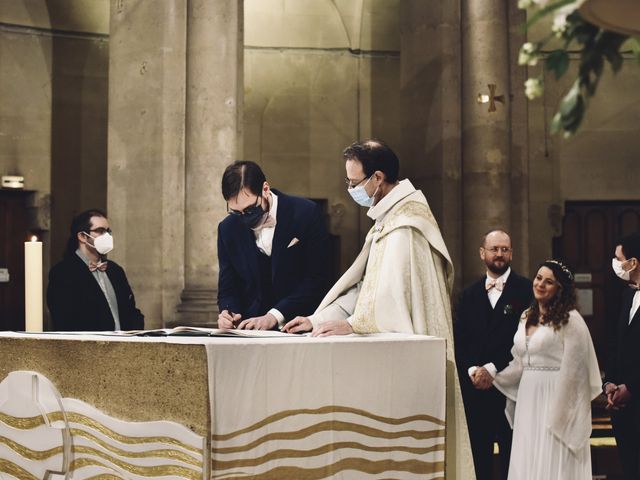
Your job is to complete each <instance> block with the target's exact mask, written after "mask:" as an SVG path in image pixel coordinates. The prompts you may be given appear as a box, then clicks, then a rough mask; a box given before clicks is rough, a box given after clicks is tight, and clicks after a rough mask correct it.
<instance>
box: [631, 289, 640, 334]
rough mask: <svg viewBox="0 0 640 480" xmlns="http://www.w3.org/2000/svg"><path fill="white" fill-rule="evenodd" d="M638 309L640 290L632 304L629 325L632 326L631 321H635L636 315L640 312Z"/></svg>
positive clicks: (639, 305)
mask: <svg viewBox="0 0 640 480" xmlns="http://www.w3.org/2000/svg"><path fill="white" fill-rule="evenodd" d="M638 307H640V290H638V291H637V292H636V294H635V295H634V296H633V302H631V310H630V311H629V325H631V320H633V317H634V315H635V314H636V312H637V311H638Z"/></svg>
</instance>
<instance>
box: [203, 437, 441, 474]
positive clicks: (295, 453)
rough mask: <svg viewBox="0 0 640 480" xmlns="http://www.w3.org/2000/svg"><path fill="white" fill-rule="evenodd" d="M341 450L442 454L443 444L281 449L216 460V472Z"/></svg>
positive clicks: (339, 444)
mask: <svg viewBox="0 0 640 480" xmlns="http://www.w3.org/2000/svg"><path fill="white" fill-rule="evenodd" d="M343 448H351V449H355V450H362V451H365V452H406V453H413V454H417V455H424V454H426V453H431V452H438V451H440V452H444V449H445V445H444V443H439V444H437V445H432V446H430V447H405V446H401V445H399V446H390V447H373V446H370V445H364V444H362V443H358V442H334V443H329V444H327V445H322V446H321V447H317V448H312V449H310V450H294V449H282V450H276V451H273V452H269V453H267V454H266V455H263V456H262V457H257V458H242V459H238V460H216V461H215V468H216V470H228V469H230V468H239V467H255V466H257V465H261V464H263V463H266V462H269V461H271V460H282V459H284V458H305V457H315V456H317V455H323V454H325V453H329V452H334V451H336V450H340V449H343Z"/></svg>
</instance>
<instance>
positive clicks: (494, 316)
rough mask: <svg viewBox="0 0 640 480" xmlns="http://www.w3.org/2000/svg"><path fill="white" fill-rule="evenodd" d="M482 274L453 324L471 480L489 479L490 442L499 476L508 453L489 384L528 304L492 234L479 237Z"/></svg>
mask: <svg viewBox="0 0 640 480" xmlns="http://www.w3.org/2000/svg"><path fill="white" fill-rule="evenodd" d="M480 259H481V260H482V261H483V262H484V264H485V266H486V269H487V270H486V275H485V276H483V277H482V278H481V279H480V280H478V281H477V282H476V283H474V284H472V285H471V286H469V287H467V288H466V289H465V290H464V291H463V292H462V294H461V296H460V300H459V302H458V308H457V312H456V321H455V326H454V332H455V348H456V363H457V366H458V373H459V376H460V386H461V388H462V397H463V400H464V407H465V412H466V414H467V422H468V427H469V436H470V438H471V449H472V450H473V461H474V464H475V468H476V476H477V480H489V479H491V478H492V477H493V475H492V471H493V444H494V442H495V441H497V442H498V445H499V449H500V471H501V478H503V479H504V480H506V478H507V473H508V471H509V457H510V455H511V428H510V427H509V424H508V422H507V419H506V417H505V414H504V408H505V398H504V396H503V395H502V394H501V393H500V392H498V391H497V390H496V389H495V388H494V387H492V386H491V380H492V379H493V377H494V376H495V374H496V372H497V371H500V370H502V369H503V368H505V367H506V366H507V364H508V363H509V362H510V361H511V359H512V357H511V347H512V346H513V336H514V334H515V332H516V329H517V327H518V320H519V318H520V315H521V314H522V312H523V311H524V310H525V309H526V308H527V307H528V306H529V304H530V303H531V300H532V284H531V281H530V280H529V279H527V278H524V277H521V276H520V275H518V274H516V273H515V272H514V271H512V270H511V259H512V248H511V238H510V237H509V235H508V234H507V233H506V232H504V231H502V230H492V231H490V232H488V233H487V234H486V235H485V236H484V237H483V239H482V243H481V247H480Z"/></svg>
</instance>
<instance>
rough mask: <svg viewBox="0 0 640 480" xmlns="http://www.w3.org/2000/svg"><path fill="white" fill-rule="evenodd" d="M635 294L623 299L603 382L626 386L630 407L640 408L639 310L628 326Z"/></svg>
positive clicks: (632, 293) (628, 290)
mask: <svg viewBox="0 0 640 480" xmlns="http://www.w3.org/2000/svg"><path fill="white" fill-rule="evenodd" d="M635 293H636V290H633V289H631V288H629V289H627V291H625V292H624V294H623V295H622V306H621V310H620V316H619V317H618V323H617V325H616V332H615V335H614V336H613V338H612V341H611V342H610V344H609V358H608V363H607V371H606V374H605V379H604V381H605V383H607V382H612V383H615V384H616V385H618V384H621V383H624V384H625V385H626V386H627V388H628V389H629V391H630V392H631V395H632V396H631V403H632V404H633V405H635V406H636V407H640V308H639V309H638V311H637V312H636V314H635V315H634V317H633V321H632V322H631V325H629V312H630V311H631V304H632V302H633V296H634V295H635ZM638 416H640V411H639V415H638ZM636 424H637V425H638V426H640V419H636Z"/></svg>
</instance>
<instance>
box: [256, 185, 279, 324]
mask: <svg viewBox="0 0 640 480" xmlns="http://www.w3.org/2000/svg"><path fill="white" fill-rule="evenodd" d="M269 195H271V206H270V207H269V216H270V217H271V218H272V219H273V220H274V221H275V220H276V218H277V215H278V196H277V195H276V194H275V193H273V192H272V191H271V190H269ZM275 232H276V225H273V226H272V227H262V228H260V227H258V228H257V229H254V230H253V234H254V235H255V237H256V245H257V247H258V249H259V250H260V251H261V252H262V253H264V254H265V255H267V256H268V257H270V256H271V251H272V250H273V235H274V234H275ZM267 313H270V314H271V315H273V316H274V317H276V320H277V321H278V326H279V327H280V328H282V327H283V326H284V323H285V322H284V315H283V314H282V313H281V312H280V310H278V309H276V308H272V309H271V310H269V311H268V312H267Z"/></svg>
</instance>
